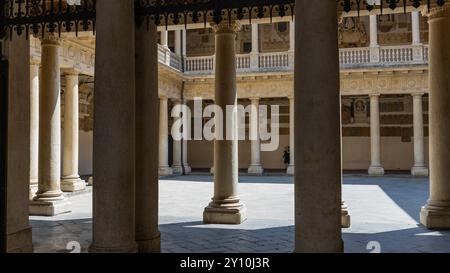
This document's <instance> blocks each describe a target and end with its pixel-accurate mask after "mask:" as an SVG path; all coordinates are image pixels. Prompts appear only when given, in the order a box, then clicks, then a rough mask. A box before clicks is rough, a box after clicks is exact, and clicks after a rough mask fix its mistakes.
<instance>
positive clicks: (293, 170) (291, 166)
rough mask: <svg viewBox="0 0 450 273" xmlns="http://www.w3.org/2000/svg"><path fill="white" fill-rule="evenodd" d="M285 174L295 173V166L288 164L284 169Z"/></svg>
mask: <svg viewBox="0 0 450 273" xmlns="http://www.w3.org/2000/svg"><path fill="white" fill-rule="evenodd" d="M286 174H287V175H294V174H295V166H294V165H289V166H288V168H287V170H286Z"/></svg>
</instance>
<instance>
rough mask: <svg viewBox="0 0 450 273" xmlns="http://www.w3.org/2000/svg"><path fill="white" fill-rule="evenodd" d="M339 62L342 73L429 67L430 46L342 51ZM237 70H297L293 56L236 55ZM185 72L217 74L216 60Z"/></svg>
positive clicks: (192, 62)
mask: <svg viewBox="0 0 450 273" xmlns="http://www.w3.org/2000/svg"><path fill="white" fill-rule="evenodd" d="M339 61H340V65H341V68H342V69H350V68H360V67H370V66H397V65H398V66H403V65H420V64H427V63H428V45H415V46H414V45H403V46H380V47H376V48H370V47H360V48H342V49H340V50H339ZM236 66H237V67H236V68H237V71H238V72H271V71H291V70H293V68H294V53H293V52H289V51H285V52H276V53H259V54H251V53H250V54H244V55H237V56H236ZM184 68H185V71H184V72H185V73H186V74H191V75H196V74H211V73H213V71H214V56H202V57H188V58H186V59H185V66H184Z"/></svg>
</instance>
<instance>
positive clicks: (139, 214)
mask: <svg viewBox="0 0 450 273" xmlns="http://www.w3.org/2000/svg"><path fill="white" fill-rule="evenodd" d="M135 39H136V209H135V211H136V228H135V230H136V242H137V244H138V249H139V252H141V253H149V252H160V251H161V236H160V232H159V230H158V200H159V198H158V182H159V181H158V161H157V160H155V159H156V158H158V155H157V153H158V141H159V140H158V135H159V100H158V59H157V50H158V41H157V31H156V25H155V24H152V23H151V24H150V25H149V29H148V30H147V25H146V24H145V23H143V24H142V25H137V26H136V37H135Z"/></svg>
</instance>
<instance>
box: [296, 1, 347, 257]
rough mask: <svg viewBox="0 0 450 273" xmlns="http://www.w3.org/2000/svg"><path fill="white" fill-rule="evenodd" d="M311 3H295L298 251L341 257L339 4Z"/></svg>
mask: <svg viewBox="0 0 450 273" xmlns="http://www.w3.org/2000/svg"><path fill="white" fill-rule="evenodd" d="M313 2H314V3H312V1H310V0H297V1H295V14H296V17H295V19H296V20H295V23H296V25H295V29H296V33H295V53H296V54H295V74H294V75H295V76H294V100H295V114H296V117H295V128H294V130H295V251H296V252H308V253H311V252H342V251H343V242H342V231H341V206H342V203H341V187H342V185H341V183H342V175H341V171H342V170H341V111H340V109H341V101H340V99H341V97H340V93H339V50H338V33H337V31H338V29H337V26H336V22H337V5H336V1H313ZM300 37H301V39H300ZM319 139H320V141H318V140H319Z"/></svg>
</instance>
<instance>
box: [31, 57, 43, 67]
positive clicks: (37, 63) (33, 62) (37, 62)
mask: <svg viewBox="0 0 450 273" xmlns="http://www.w3.org/2000/svg"><path fill="white" fill-rule="evenodd" d="M33 65H37V66H40V65H41V62H40V61H39V60H36V59H33V58H31V59H30V66H33Z"/></svg>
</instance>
